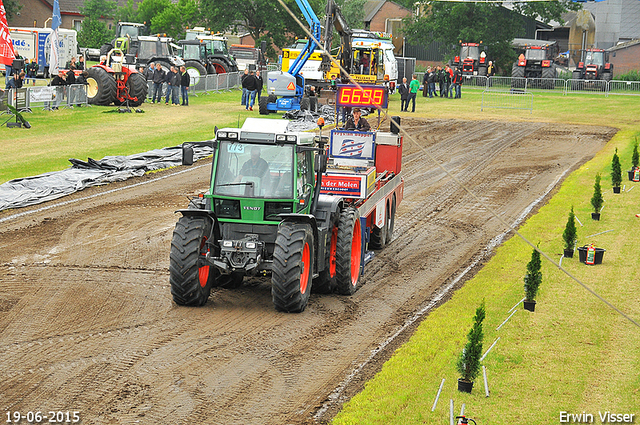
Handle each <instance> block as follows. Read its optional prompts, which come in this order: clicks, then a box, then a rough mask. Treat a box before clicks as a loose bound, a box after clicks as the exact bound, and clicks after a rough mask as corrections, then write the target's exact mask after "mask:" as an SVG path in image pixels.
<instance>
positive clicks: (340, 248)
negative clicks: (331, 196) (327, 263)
mask: <svg viewBox="0 0 640 425" xmlns="http://www.w3.org/2000/svg"><path fill="white" fill-rule="evenodd" d="M361 263H362V231H361V227H360V214H358V210H356V209H355V208H346V209H345V210H343V211H342V212H341V213H340V220H339V221H338V240H337V243H336V292H338V293H339V294H342V295H353V294H354V293H355V292H356V290H357V289H358V283H359V282H360V265H361Z"/></svg>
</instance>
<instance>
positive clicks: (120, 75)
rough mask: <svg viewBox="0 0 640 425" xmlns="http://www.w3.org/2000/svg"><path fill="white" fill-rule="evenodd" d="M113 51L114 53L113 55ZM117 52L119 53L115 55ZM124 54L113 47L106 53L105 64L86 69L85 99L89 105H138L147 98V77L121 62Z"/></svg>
mask: <svg viewBox="0 0 640 425" xmlns="http://www.w3.org/2000/svg"><path fill="white" fill-rule="evenodd" d="M113 53H116V55H115V56H114V55H113ZM117 53H119V55H117ZM123 59H124V54H123V53H122V51H121V50H118V49H115V50H112V51H111V52H109V55H107V60H106V62H105V63H106V64H111V66H108V65H106V64H99V65H95V66H92V67H91V68H89V69H88V70H87V73H88V74H89V75H88V77H87V83H88V86H87V100H88V102H89V104H91V105H98V106H108V105H111V104H112V103H115V104H116V105H118V106H120V105H127V106H139V105H141V104H142V102H144V101H145V99H146V98H147V91H148V89H149V87H148V86H147V79H146V78H145V77H144V76H143V75H142V74H140V73H139V72H138V71H136V70H135V69H129V68H127V67H126V66H125V65H123V64H122V61H123Z"/></svg>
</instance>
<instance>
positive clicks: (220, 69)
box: [211, 59, 229, 74]
mask: <svg viewBox="0 0 640 425" xmlns="http://www.w3.org/2000/svg"><path fill="white" fill-rule="evenodd" d="M211 65H212V66H213V69H215V70H216V74H226V73H227V72H229V67H228V66H227V64H226V63H224V62H223V61H221V60H218V59H211Z"/></svg>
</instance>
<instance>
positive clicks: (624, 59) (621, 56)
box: [609, 39, 640, 78]
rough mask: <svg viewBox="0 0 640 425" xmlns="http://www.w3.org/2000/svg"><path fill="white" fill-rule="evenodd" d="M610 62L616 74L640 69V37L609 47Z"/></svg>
mask: <svg viewBox="0 0 640 425" xmlns="http://www.w3.org/2000/svg"><path fill="white" fill-rule="evenodd" d="M609 52H611V53H610V54H609V62H611V63H612V64H613V72H614V78H615V75H620V74H626V73H627V72H629V71H634V70H635V71H638V70H640V39H638V40H632V41H627V42H625V43H621V44H618V45H617V46H613V47H611V48H610V49H609Z"/></svg>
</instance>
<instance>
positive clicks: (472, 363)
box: [457, 300, 486, 393]
mask: <svg viewBox="0 0 640 425" xmlns="http://www.w3.org/2000/svg"><path fill="white" fill-rule="evenodd" d="M485 314H486V312H485V308H484V300H483V301H482V304H480V307H478V308H477V309H476V314H475V316H473V327H472V328H471V330H470V331H469V334H468V335H467V344H466V345H465V346H464V349H463V350H462V353H460V357H459V358H458V364H457V367H458V373H460V376H461V378H459V379H458V391H463V392H466V393H470V392H471V390H472V389H473V381H474V380H475V379H476V377H477V376H478V374H479V373H480V357H482V339H483V338H484V333H483V332H482V321H483V320H484V317H485Z"/></svg>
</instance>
